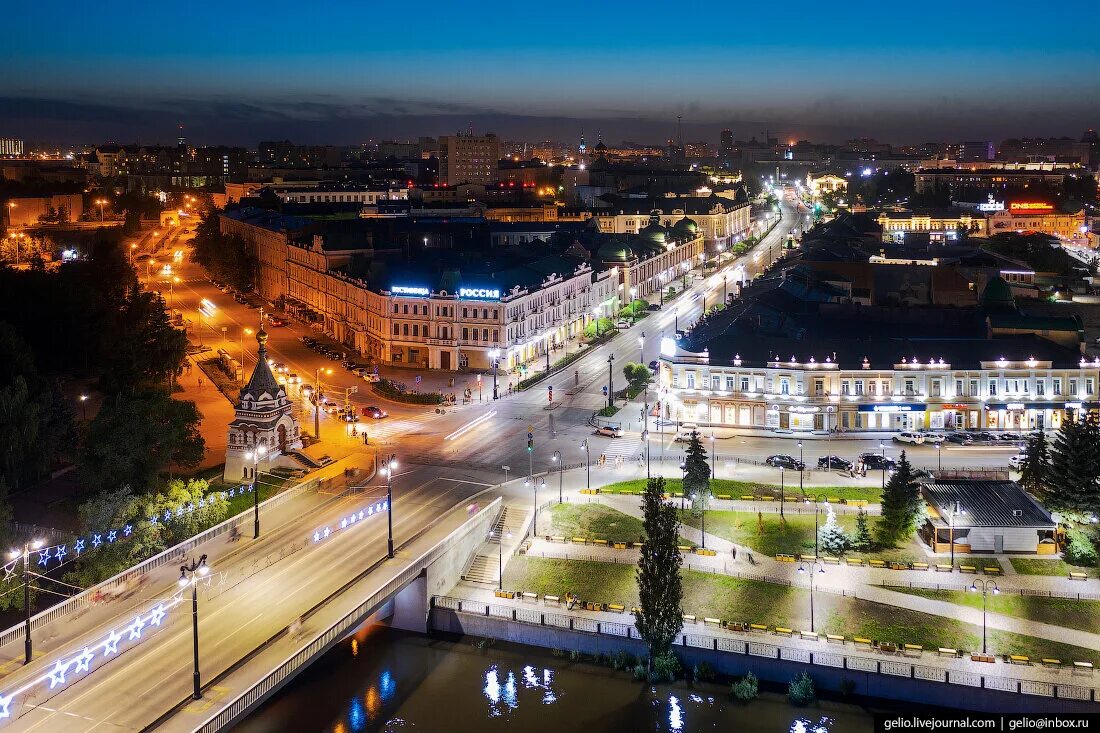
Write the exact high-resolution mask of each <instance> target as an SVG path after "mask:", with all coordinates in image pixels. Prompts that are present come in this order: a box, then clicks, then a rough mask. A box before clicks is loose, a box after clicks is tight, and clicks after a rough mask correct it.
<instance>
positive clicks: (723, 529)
mask: <svg viewBox="0 0 1100 733" xmlns="http://www.w3.org/2000/svg"><path fill="white" fill-rule="evenodd" d="M836 519H837V523H838V524H840V526H841V527H842V528H843V529H844V531H846V532H848V534H849V535H851V534H853V533H854V531H855V527H856V515H855V514H838V515H837V518H836ZM700 520H701V516H700V514H699V513H698V512H691V511H685V512H682V513H681V515H680V521H681V522H682V523H684V524H686V525H688V526H689V527H695V528H696V529H699V528H700V526H701V521H700ZM867 520H868V524H869V526H870V528H871V533H872V535H873V534H874V529H875V522H877V521H878V518H877V517H874V516H870V517H868V518H867ZM824 523H825V517H824V516H822V517H821V518H820V520H819V524H818V526H820V525H822V524H824ZM706 524H707V534H713V535H716V536H718V537H722V538H723V539H727V540H729V541H730V542H733V543H735V544H738V545H745V546H747V547H751V548H752V549H754V550H756V551H757V552H760V553H763V554H765V555H770V556H775V555H779V554H784V555H798V554H803V555H804V554H809V555H812V554H813V552H814V515H813V514H795V513H787V514H785V520H784V519H781V518H780V516H779V513H778V512H776V511H774V510H773V511H771V512H770V513H757V512H730V511H721V510H717V509H708V510H707V516H706ZM915 542H916V540H910V541H909V542H907V543H906V544H904V545H902V546H901V547H898V548H888V549H883V550H870V551H867V552H849V553H847V555H846V557H862V558H865V559H876V560H887V561H890V560H894V561H897V562H914V561H918V560H924V559H925V557H924V555H923V553H921V551H920V549H919V548H918V547H917V546H916V544H915Z"/></svg>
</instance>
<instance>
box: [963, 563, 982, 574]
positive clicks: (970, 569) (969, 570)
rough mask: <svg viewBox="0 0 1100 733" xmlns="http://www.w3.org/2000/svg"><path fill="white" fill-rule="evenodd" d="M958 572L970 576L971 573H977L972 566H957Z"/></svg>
mask: <svg viewBox="0 0 1100 733" xmlns="http://www.w3.org/2000/svg"><path fill="white" fill-rule="evenodd" d="M959 572H960V573H971V574H973V573H976V572H978V569H977V568H976V567H974V566H973V565H960V566H959Z"/></svg>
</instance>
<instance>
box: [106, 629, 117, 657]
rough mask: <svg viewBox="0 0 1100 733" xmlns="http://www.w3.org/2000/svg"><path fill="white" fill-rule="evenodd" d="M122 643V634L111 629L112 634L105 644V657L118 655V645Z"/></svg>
mask: <svg viewBox="0 0 1100 733" xmlns="http://www.w3.org/2000/svg"><path fill="white" fill-rule="evenodd" d="M120 641H122V634H120V633H118V632H117V631H115V630H114V629H111V633H110V635H109V636H108V637H107V641H105V642H103V656H105V657H109V656H111V655H112V654H118V643H119V642H120Z"/></svg>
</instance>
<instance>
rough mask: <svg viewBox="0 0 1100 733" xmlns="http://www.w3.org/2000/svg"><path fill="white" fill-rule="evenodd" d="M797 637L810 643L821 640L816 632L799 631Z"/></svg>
mask: <svg viewBox="0 0 1100 733" xmlns="http://www.w3.org/2000/svg"><path fill="white" fill-rule="evenodd" d="M798 636H799V637H800V638H802V639H809V640H810V641H817V640H819V639H820V638H821V637H820V636H818V634H817V632H816V631H799V632H798Z"/></svg>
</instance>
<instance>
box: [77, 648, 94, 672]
mask: <svg viewBox="0 0 1100 733" xmlns="http://www.w3.org/2000/svg"><path fill="white" fill-rule="evenodd" d="M93 659H95V655H94V654H92V652H91V651H90V650H89V649H88V647H84V651H82V652H80V654H79V655H77V656H76V657H74V658H73V659H72V661H74V662H76V671H77V672H87V671H88V668H89V666H90V665H91V663H92V660H93Z"/></svg>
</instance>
